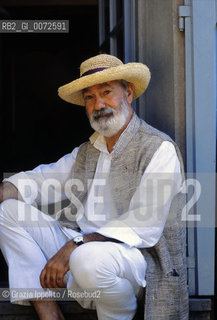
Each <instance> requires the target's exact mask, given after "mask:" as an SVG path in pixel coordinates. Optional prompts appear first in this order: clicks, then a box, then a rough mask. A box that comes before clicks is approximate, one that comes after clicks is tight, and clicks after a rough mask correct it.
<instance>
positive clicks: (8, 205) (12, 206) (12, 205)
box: [0, 199, 19, 214]
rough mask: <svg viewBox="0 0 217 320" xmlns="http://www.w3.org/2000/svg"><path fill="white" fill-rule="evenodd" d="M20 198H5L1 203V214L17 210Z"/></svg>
mask: <svg viewBox="0 0 217 320" xmlns="http://www.w3.org/2000/svg"><path fill="white" fill-rule="evenodd" d="M18 202H19V201H18V200H16V199H7V200H4V201H3V202H2V203H1V204H0V212H1V214H2V213H4V214H6V213H10V212H11V211H17V208H18Z"/></svg>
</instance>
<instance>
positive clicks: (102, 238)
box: [84, 232, 121, 243]
mask: <svg viewBox="0 0 217 320" xmlns="http://www.w3.org/2000/svg"><path fill="white" fill-rule="evenodd" d="M90 241H111V242H118V243H120V242H121V241H119V240H116V239H113V238H108V237H105V236H103V235H102V234H100V233H97V232H93V233H89V234H86V235H84V243H86V242H90Z"/></svg>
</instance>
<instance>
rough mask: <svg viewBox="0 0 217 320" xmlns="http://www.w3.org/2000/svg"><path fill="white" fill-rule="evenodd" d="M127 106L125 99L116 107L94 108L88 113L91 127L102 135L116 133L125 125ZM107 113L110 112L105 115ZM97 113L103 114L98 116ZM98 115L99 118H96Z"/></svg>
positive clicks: (127, 113) (110, 135)
mask: <svg viewBox="0 0 217 320" xmlns="http://www.w3.org/2000/svg"><path fill="white" fill-rule="evenodd" d="M129 112H130V109H129V106H128V104H127V102H126V100H125V99H123V101H122V102H121V104H120V105H119V107H118V109H113V108H111V107H105V108H104V109H101V110H99V111H98V110H95V111H94V112H93V113H92V114H91V115H88V118H89V121H90V125H91V127H92V128H93V129H94V130H95V131H97V132H99V133H100V134H102V135H103V136H104V137H112V136H114V135H115V134H117V133H118V132H119V131H120V130H121V129H122V128H123V126H124V125H125V123H126V121H127V118H128V116H129ZM107 114H112V115H110V116H108V117H106V115H107ZM99 115H105V116H103V117H99ZM98 117H99V118H98Z"/></svg>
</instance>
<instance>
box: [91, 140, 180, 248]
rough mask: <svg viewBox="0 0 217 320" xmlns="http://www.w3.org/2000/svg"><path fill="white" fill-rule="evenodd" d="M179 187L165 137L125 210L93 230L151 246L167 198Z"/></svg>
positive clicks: (159, 228) (156, 238)
mask: <svg viewBox="0 0 217 320" xmlns="http://www.w3.org/2000/svg"><path fill="white" fill-rule="evenodd" d="M181 188H182V175H181V169H180V162H179V159H178V157H177V154H176V151H175V147H174V145H173V144H172V143H171V142H168V141H165V142H163V143H162V144H161V146H160V147H159V148H158V150H157V151H156V152H155V154H154V156H153V157H152V160H151V162H150V163H149V165H148V167H147V168H146V170H145V172H144V174H143V176H142V179H141V181H140V184H139V186H138V188H137V189H136V191H135V193H134V195H133V197H132V199H131V201H130V206H129V210H128V212H126V213H124V214H122V215H121V216H120V217H119V218H117V219H113V220H111V221H109V222H108V223H106V224H105V225H104V226H102V227H101V228H100V229H99V230H98V231H97V232H98V233H100V234H102V235H104V236H106V237H109V238H114V239H117V240H119V241H121V242H124V243H127V244H128V245H129V246H130V247H133V246H134V247H137V248H148V247H152V246H154V245H155V244H156V243H157V242H158V241H159V239H160V237H161V235H162V232H163V228H164V225H165V223H166V220H167V217H168V214H169V210H170V206H171V202H172V200H173V198H174V196H175V195H176V194H177V193H178V192H180V190H181Z"/></svg>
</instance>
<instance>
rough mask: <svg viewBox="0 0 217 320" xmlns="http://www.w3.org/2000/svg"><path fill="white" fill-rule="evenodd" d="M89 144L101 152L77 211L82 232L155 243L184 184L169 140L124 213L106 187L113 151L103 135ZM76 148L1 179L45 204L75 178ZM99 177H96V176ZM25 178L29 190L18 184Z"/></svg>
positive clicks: (135, 244)
mask: <svg viewBox="0 0 217 320" xmlns="http://www.w3.org/2000/svg"><path fill="white" fill-rule="evenodd" d="M90 141H92V139H91V138H90ZM92 143H93V145H94V147H95V148H96V149H98V150H99V151H100V155H99V159H98V162H97V167H96V172H95V176H94V179H95V180H93V182H92V183H91V184H90V186H89V190H88V196H87V199H86V201H85V203H84V204H83V206H84V211H83V213H80V214H78V215H77V224H78V225H79V227H80V229H81V231H82V232H83V233H91V232H98V233H100V234H102V235H104V236H107V237H109V238H114V239H118V240H120V241H121V242H124V243H126V244H127V245H128V246H130V247H137V248H147V247H152V246H154V245H155V244H156V243H157V242H158V240H159V239H160V236H161V234H162V232H163V228H164V225H165V222H166V219H167V216H168V213H169V208H170V204H171V201H172V199H173V197H174V196H175V195H176V194H177V193H178V192H179V191H180V190H181V187H182V177H181V172H180V163H179V160H178V157H177V154H176V151H175V148H174V146H173V144H172V143H171V142H168V141H164V142H162V144H161V146H160V147H159V148H158V150H157V151H156V152H155V154H154V156H153V158H152V160H151V161H150V163H149V165H148V167H147V168H146V170H145V172H144V173H143V176H142V179H141V181H140V184H139V186H138V187H137V189H136V191H135V193H134V195H133V197H132V198H131V201H130V205H129V209H128V211H127V212H123V213H122V214H121V215H120V214H118V213H117V212H116V210H115V206H114V204H113V201H112V196H111V193H110V189H109V187H108V186H109V173H110V166H111V160H112V157H113V152H111V153H109V152H108V150H107V146H106V142H105V139H104V137H103V136H101V135H99V136H98V138H97V139H96V140H94V142H93V141H92ZM78 150H79V147H77V148H75V149H74V150H73V151H72V152H71V153H70V154H67V155H65V156H64V157H62V158H61V159H59V160H58V161H57V162H56V163H51V164H48V165H40V166H38V167H36V168H35V169H33V170H32V171H26V172H20V173H18V174H15V175H13V176H11V177H10V178H8V179H5V180H4V181H9V182H11V183H12V184H14V185H15V186H16V187H17V188H18V190H19V192H20V193H21V196H22V198H23V200H24V201H25V202H26V203H29V204H34V203H36V204H39V205H40V204H41V203H43V205H46V204H50V203H57V202H59V201H62V200H64V199H66V198H67V195H69V194H70V186H71V184H70V183H67V182H68V181H70V179H72V177H73V168H74V165H75V160H76V156H77V153H78ZM102 176H103V179H101V177H102ZM98 177H100V179H98V180H97V178H98ZM24 179H25V186H26V185H27V184H28V185H29V188H22V186H23V181H24ZM168 180H169V184H168ZM21 181H22V183H20V182H21ZM163 181H167V183H166V186H163ZM45 191H46V192H45Z"/></svg>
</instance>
